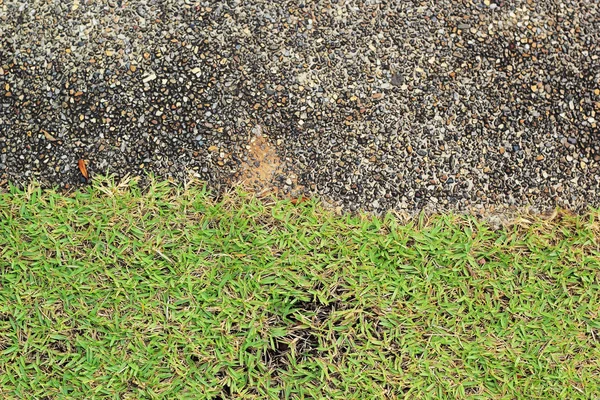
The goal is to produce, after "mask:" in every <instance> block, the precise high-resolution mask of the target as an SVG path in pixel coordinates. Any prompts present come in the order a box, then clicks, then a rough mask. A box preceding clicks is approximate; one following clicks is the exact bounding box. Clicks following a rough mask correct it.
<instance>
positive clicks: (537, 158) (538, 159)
mask: <svg viewBox="0 0 600 400" xmlns="http://www.w3.org/2000/svg"><path fill="white" fill-rule="evenodd" d="M543 159H544V156H543V155H542V154H540V155H539V156H537V157H536V158H535V160H536V161H542V160H543Z"/></svg>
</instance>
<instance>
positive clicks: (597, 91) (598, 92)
mask: <svg viewBox="0 0 600 400" xmlns="http://www.w3.org/2000/svg"><path fill="white" fill-rule="evenodd" d="M0 75H2V74H0ZM594 94H595V95H596V96H600V89H594Z"/></svg>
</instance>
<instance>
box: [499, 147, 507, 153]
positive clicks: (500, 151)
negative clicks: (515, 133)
mask: <svg viewBox="0 0 600 400" xmlns="http://www.w3.org/2000/svg"><path fill="white" fill-rule="evenodd" d="M505 151H506V149H505V148H504V147H500V149H498V152H499V153H500V154H504V152H505Z"/></svg>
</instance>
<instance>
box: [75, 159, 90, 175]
mask: <svg viewBox="0 0 600 400" xmlns="http://www.w3.org/2000/svg"><path fill="white" fill-rule="evenodd" d="M77 166H78V167H79V171H80V172H81V175H83V177H84V178H85V179H90V175H89V174H88V171H87V167H86V166H85V161H83V160H82V159H79V161H78V162H77Z"/></svg>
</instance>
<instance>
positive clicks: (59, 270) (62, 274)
mask: <svg viewBox="0 0 600 400" xmlns="http://www.w3.org/2000/svg"><path fill="white" fill-rule="evenodd" d="M599 217H600V213H599V211H598V210H590V211H589V212H588V213H587V214H586V215H583V216H577V215H571V214H569V213H567V212H565V211H557V212H555V213H553V214H552V216H539V215H538V216H535V215H523V216H521V217H520V218H518V219H516V220H514V221H513V223H511V224H509V225H507V226H505V227H503V228H501V229H493V228H492V227H490V226H489V225H488V224H487V223H486V222H484V221H482V220H479V219H477V218H474V217H470V216H464V215H454V214H444V215H436V216H431V217H426V216H424V215H421V216H419V217H416V218H414V219H412V220H410V221H408V222H402V221H401V220H400V219H399V218H397V217H395V216H394V215H392V214H388V215H385V216H382V217H375V216H367V215H350V214H343V215H337V214H335V213H333V212H331V211H329V210H327V209H325V208H323V207H322V206H321V205H320V203H319V202H318V201H316V200H309V201H306V202H296V204H294V202H293V201H290V200H268V201H265V200H258V199H255V198H253V197H252V196H251V195H249V194H247V193H243V192H241V191H238V192H234V193H230V194H227V195H225V196H222V197H220V198H218V199H215V198H214V196H211V194H210V192H209V191H208V190H207V189H206V188H205V187H204V186H202V185H200V184H191V185H189V186H187V187H185V188H182V187H179V186H174V185H172V184H169V183H166V182H157V181H153V182H152V183H151V184H150V185H149V186H148V187H146V188H144V189H142V188H140V187H139V186H138V185H137V184H136V183H135V181H124V182H122V183H120V184H115V183H114V182H112V181H111V180H110V179H107V178H96V180H95V182H94V183H93V185H92V186H91V187H88V188H86V189H84V190H83V191H78V192H75V193H71V194H61V193H57V192H56V191H53V190H42V189H40V188H39V187H38V186H35V185H32V186H30V187H29V188H27V189H24V190H20V189H17V188H15V187H11V188H10V189H9V190H8V191H7V192H5V193H0V395H2V398H5V399H9V398H48V399H53V398H56V399H59V398H82V399H83V398H135V399H142V398H188V399H201V398H204V399H226V398H235V399H242V398H273V399H280V398H335V399H367V398H390V399H392V398H404V397H408V398H473V399H475V398H481V399H483V398H485V399H489V398H495V399H504V398H511V399H512V398H528V399H533V398H540V399H548V398H570V399H576V398H581V399H584V398H586V399H587V398H592V397H593V396H596V395H598V393H600V367H599V365H600V348H599V347H598V340H599V337H600V317H599V315H598V313H599V310H600V307H599V305H600V302H599V298H598V292H599V291H598V289H599V284H598V283H599V280H600V279H599V278H600V257H599V255H600V248H599V233H600V223H599V220H598V218H599Z"/></svg>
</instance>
